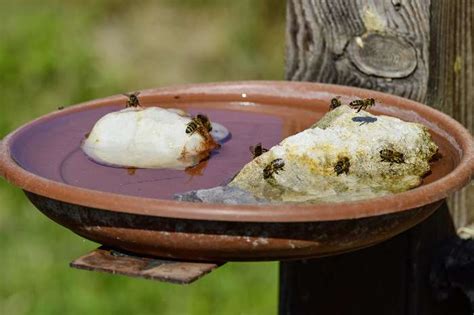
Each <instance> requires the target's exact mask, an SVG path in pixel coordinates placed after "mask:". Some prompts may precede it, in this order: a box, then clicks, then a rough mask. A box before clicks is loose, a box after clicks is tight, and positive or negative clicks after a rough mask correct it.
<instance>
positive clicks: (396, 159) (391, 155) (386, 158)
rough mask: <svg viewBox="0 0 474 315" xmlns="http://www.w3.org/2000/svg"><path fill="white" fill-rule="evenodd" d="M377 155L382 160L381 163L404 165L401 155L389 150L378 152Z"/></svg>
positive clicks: (403, 158)
mask: <svg viewBox="0 0 474 315" xmlns="http://www.w3.org/2000/svg"><path fill="white" fill-rule="evenodd" d="M379 153H380V157H381V158H382V162H390V163H397V164H400V163H405V156H404V155H403V153H400V152H397V151H395V150H390V149H383V150H380V152H379Z"/></svg>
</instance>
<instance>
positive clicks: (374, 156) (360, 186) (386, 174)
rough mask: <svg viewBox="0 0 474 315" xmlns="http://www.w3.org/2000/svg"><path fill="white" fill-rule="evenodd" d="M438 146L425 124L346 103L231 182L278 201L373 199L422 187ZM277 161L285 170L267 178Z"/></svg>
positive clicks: (272, 151) (278, 147) (284, 141)
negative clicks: (377, 113)
mask: <svg viewBox="0 0 474 315" xmlns="http://www.w3.org/2000/svg"><path fill="white" fill-rule="evenodd" d="M437 149H438V148H437V146H436V144H435V143H434V142H433V141H432V140H431V136H430V134H429V132H428V130H427V128H426V127H425V126H423V125H420V124H416V123H409V122H404V121H402V120H400V119H398V118H394V117H389V116H375V115H372V114H370V113H368V112H366V111H363V110H362V111H360V112H358V113H357V112H356V111H355V110H353V109H352V108H350V107H349V106H344V105H343V106H340V107H338V108H336V109H335V110H333V111H330V112H329V113H328V114H327V115H325V116H324V117H323V118H322V119H321V120H320V121H319V122H317V123H316V124H314V125H313V126H311V128H309V129H306V130H304V131H302V132H300V133H298V134H296V135H294V136H291V137H288V138H286V139H285V140H283V141H282V142H281V143H280V144H278V145H276V146H274V147H273V148H271V149H270V150H269V151H268V152H266V153H264V154H262V155H261V156H259V157H257V158H256V159H254V160H253V161H251V162H250V163H248V164H247V165H246V166H244V168H243V169H242V170H241V171H240V173H239V174H238V175H237V176H236V177H235V178H234V179H233V180H232V182H231V183H230V184H229V185H230V186H231V187H237V188H240V189H243V190H246V191H249V192H251V193H252V194H253V195H254V196H255V197H257V198H263V199H267V200H270V201H277V202H324V201H343V200H357V199H363V198H370V197H374V196H380V195H384V194H389V193H396V192H401V191H405V190H408V189H411V188H414V187H416V186H418V185H420V184H421V181H422V176H423V175H425V174H426V173H427V172H429V170H430V165H429V160H430V159H431V158H432V156H433V155H434V154H435V153H436V152H437ZM276 159H282V160H283V161H284V166H283V168H282V169H281V170H278V171H277V172H273V173H272V176H270V177H268V178H264V176H263V171H264V169H265V168H266V167H268V165H270V164H271V163H272V161H274V160H276Z"/></svg>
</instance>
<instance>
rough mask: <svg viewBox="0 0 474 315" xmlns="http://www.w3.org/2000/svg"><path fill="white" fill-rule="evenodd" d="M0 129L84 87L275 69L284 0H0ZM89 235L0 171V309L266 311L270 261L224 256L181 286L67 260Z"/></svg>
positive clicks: (120, 88) (274, 74) (93, 94)
mask: <svg viewBox="0 0 474 315" xmlns="http://www.w3.org/2000/svg"><path fill="white" fill-rule="evenodd" d="M0 20H1V23H0V92H1V97H0V99H1V101H0V139H1V138H3V137H4V136H5V135H6V134H8V133H9V132H10V131H12V130H14V129H15V128H17V127H19V126H20V125H21V124H23V123H26V122H28V121H30V120H31V119H33V118H36V117H38V116H40V115H43V114H46V113H49V112H51V111H54V110H56V108H57V107H59V106H68V105H72V104H76V103H79V102H83V101H87V100H91V99H94V98H100V97H105V96H108V95H112V94H119V93H123V92H126V91H135V90H139V89H146V88H153V87H159V86H166V85H174V84H181V83H197V82H211V81H231V80H253V79H259V80H260V79H268V80H281V79H283V77H284V41H285V31H284V26H285V1H271V0H259V1H251V0H239V1H219V0H201V1H198V0H181V1H171V0H154V1H133V2H132V1H122V0H98V1H97V0H96V1H89V0H87V1H80V0H74V1H72V0H69V1H67V2H66V1H53V0H43V1H34V0H17V1H13V0H10V1H6V0H0ZM96 247H97V244H94V243H92V242H89V241H87V240H84V239H82V238H81V237H79V236H76V235H74V234H72V232H70V231H69V230H66V229H65V228H62V227H61V226H59V225H57V224H55V223H53V222H52V221H50V220H49V219H47V218H46V217H45V216H43V215H42V214H40V213H39V212H38V211H37V210H35V209H34V208H33V206H31V205H30V204H29V203H28V202H27V200H26V198H25V197H24V195H23V193H22V192H21V191H20V190H18V189H16V188H14V187H12V186H10V185H9V184H7V183H6V182H5V181H3V180H0V255H1V259H0V266H1V268H2V271H1V272H0V314H5V315H17V314H48V315H52V314H115V315H117V314H160V315H163V314H276V312H277V301H278V266H277V263H230V264H227V265H225V266H224V267H222V268H220V269H218V270H217V271H215V272H213V273H211V274H210V275H208V276H206V277H204V278H203V279H201V280H199V281H198V282H196V283H195V284H192V285H189V286H177V285H171V284H165V283H158V282H152V281H146V280H138V279H131V278H126V277H122V276H112V275H108V274H100V273H95V272H94V273H93V272H86V271H79V270H75V269H70V268H69V267H68V263H69V262H70V261H71V260H73V259H75V258H77V257H79V256H81V255H83V254H85V253H86V252H88V251H90V250H93V249H95V248H96Z"/></svg>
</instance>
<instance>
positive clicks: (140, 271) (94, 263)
mask: <svg viewBox="0 0 474 315" xmlns="http://www.w3.org/2000/svg"><path fill="white" fill-rule="evenodd" d="M223 264H224V263H212V262H183V261H175V260H162V259H159V258H152V257H141V256H135V255H133V254H128V253H123V252H119V251H116V250H113V249H110V248H106V247H99V248H98V249H96V250H94V251H92V252H90V253H88V254H86V255H84V256H82V257H80V258H78V259H76V260H74V261H73V262H71V264H70V266H71V267H73V268H77V269H84V270H90V271H101V272H108V273H112V274H120V275H125V276H129V277H137V278H145V279H151V280H158V281H164V282H170V283H177V284H189V283H192V282H194V281H196V280H197V279H199V278H201V277H202V276H204V275H206V274H208V273H209V272H211V271H212V270H214V269H216V268H217V267H220V266H221V265H223Z"/></svg>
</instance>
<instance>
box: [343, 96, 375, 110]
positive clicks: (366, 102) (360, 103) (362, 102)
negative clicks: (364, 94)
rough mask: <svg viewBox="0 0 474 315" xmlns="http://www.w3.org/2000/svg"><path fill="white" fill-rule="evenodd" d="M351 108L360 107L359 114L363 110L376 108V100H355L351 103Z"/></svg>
mask: <svg viewBox="0 0 474 315" xmlns="http://www.w3.org/2000/svg"><path fill="white" fill-rule="evenodd" d="M349 106H350V107H353V108H354V107H358V109H357V113H358V112H360V110H361V109H364V110H365V109H366V108H367V107H371V106H375V100H374V99H373V98H366V99H363V100H353V101H352V102H350V103H349Z"/></svg>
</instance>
